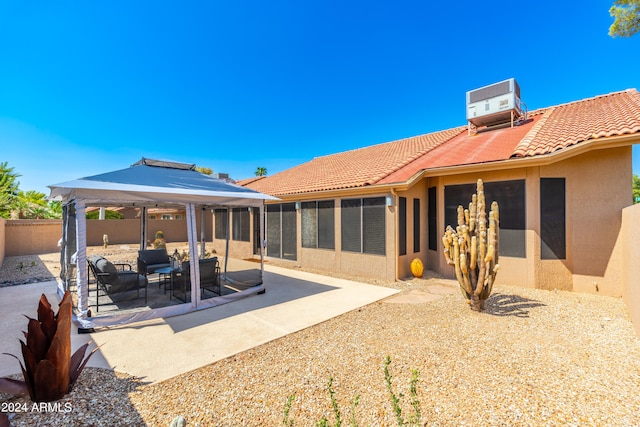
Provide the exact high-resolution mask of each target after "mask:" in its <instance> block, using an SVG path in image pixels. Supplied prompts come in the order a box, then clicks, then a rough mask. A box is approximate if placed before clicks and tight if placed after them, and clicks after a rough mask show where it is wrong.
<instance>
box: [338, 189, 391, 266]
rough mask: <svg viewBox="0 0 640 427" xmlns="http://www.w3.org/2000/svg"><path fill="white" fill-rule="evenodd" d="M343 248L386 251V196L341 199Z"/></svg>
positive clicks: (364, 251) (369, 252)
mask: <svg viewBox="0 0 640 427" xmlns="http://www.w3.org/2000/svg"><path fill="white" fill-rule="evenodd" d="M340 206H341V220H342V230H341V236H342V250H343V251H348V252H361V253H366V254H376V255H384V254H385V253H386V250H385V245H386V235H385V234H386V233H385V231H386V227H385V212H386V211H385V198H384V197H373V198H366V199H343V200H341V205H340Z"/></svg>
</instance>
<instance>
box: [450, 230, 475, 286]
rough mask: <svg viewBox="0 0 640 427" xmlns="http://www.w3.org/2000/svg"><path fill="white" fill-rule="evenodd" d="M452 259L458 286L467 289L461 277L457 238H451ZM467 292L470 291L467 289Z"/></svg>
mask: <svg viewBox="0 0 640 427" xmlns="http://www.w3.org/2000/svg"><path fill="white" fill-rule="evenodd" d="M453 261H454V262H455V265H454V268H455V272H456V279H458V283H459V284H460V287H461V288H462V289H463V290H465V291H467V290H466V289H465V288H464V279H463V278H462V268H461V267H460V243H458V239H455V238H454V239H453ZM467 293H468V294H471V292H469V291H467Z"/></svg>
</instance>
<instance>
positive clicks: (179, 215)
mask: <svg viewBox="0 0 640 427" xmlns="http://www.w3.org/2000/svg"><path fill="white" fill-rule="evenodd" d="M173 219H177V220H180V219H182V215H181V214H175V216H174V218H173Z"/></svg>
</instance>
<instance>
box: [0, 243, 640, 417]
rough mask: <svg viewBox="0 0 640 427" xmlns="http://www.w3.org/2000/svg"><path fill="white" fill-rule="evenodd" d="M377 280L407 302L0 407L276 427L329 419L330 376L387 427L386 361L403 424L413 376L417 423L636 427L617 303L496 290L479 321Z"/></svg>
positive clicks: (99, 375)
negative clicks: (187, 365) (205, 358)
mask: <svg viewBox="0 0 640 427" xmlns="http://www.w3.org/2000/svg"><path fill="white" fill-rule="evenodd" d="M41 257H42V256H41ZM45 258H46V257H45ZM54 259H55V257H54ZM43 263H45V262H44V261H43ZM6 265H8V264H7V260H5V265H3V266H2V269H1V270H0V279H1V278H4V277H6V276H5V266H6ZM23 265H24V264H23ZM33 268H34V269H35V268H36V267H35V266H33ZM34 271H35V270H34ZM51 274H52V275H53V276H55V274H54V273H51ZM341 277H345V276H344V275H342V276H341ZM356 279H361V278H356ZM361 280H362V279H361ZM0 281H1V280H0ZM375 284H377V285H380V286H390V287H394V288H397V289H401V290H402V292H401V294H400V295H403V296H408V297H409V298H408V299H409V300H410V301H411V303H406V302H404V303H394V301H398V298H397V297H391V298H389V299H387V300H384V301H381V302H378V303H374V304H371V305H369V306H366V307H363V308H361V309H359V310H355V311H352V312H350V313H346V314H344V315H342V316H339V317H336V318H333V319H331V320H329V321H326V322H324V323H322V324H320V325H316V326H313V327H311V328H308V329H305V330H303V331H300V332H297V333H293V334H290V335H288V336H286V337H284V338H281V339H278V340H275V341H272V342H270V343H267V344H264V345H261V346H259V347H257V348H254V349H252V350H249V351H246V352H243V353H240V354H238V355H236V356H234V357H230V358H228V359H225V360H222V361H219V362H216V363H214V364H212V365H209V366H206V367H203V368H200V369H197V370H195V371H192V372H189V373H186V374H183V375H180V376H177V377H174V378H172V379H169V380H167V381H164V382H162V383H158V384H151V385H150V384H144V382H143V381H142V380H141V379H139V378H134V377H130V376H127V375H125V374H122V373H118V372H115V373H114V372H110V371H107V370H102V369H86V370H85V372H84V373H83V374H82V376H81V377H80V380H79V384H78V385H77V387H76V389H75V390H74V391H73V392H72V393H70V394H69V395H68V396H67V397H65V399H63V400H62V401H60V404H61V408H63V409H64V408H66V409H68V411H65V410H60V411H44V412H38V411H34V410H32V408H30V405H31V403H30V402H29V401H28V400H25V399H15V398H9V396H6V395H5V396H3V395H0V402H1V403H0V404H2V405H5V406H6V405H8V404H14V406H15V404H16V403H27V404H28V406H29V408H28V410H27V411H26V413H18V414H17V415H15V416H14V417H13V418H12V420H11V422H12V425H14V426H33V425H41V426H49V425H50V426H69V425H73V426H112V425H150V426H168V425H169V424H170V422H171V420H172V419H173V418H174V417H176V416H177V415H182V416H183V417H184V418H185V419H186V421H187V425H188V426H277V425H283V421H284V411H285V407H286V404H287V400H288V399H289V397H290V396H294V397H293V400H292V403H291V407H290V411H289V416H288V420H289V421H293V423H292V424H293V425H296V426H313V425H316V422H317V421H319V420H320V419H321V418H322V417H323V416H326V417H327V419H328V421H329V424H331V425H334V424H336V420H335V418H334V415H335V412H334V410H333V409H332V403H331V398H330V394H329V392H328V390H327V385H328V382H329V379H330V378H332V388H333V391H334V393H335V394H334V396H335V400H336V402H337V405H338V408H339V411H340V413H341V419H342V422H343V423H344V424H348V423H349V422H350V418H351V417H352V415H353V414H354V413H355V420H356V421H357V425H360V426H365V425H370V426H392V425H396V415H395V413H394V410H393V406H392V403H391V402H392V400H391V398H390V392H389V390H388V388H387V383H386V381H385V374H384V369H385V359H386V357H387V356H389V357H390V361H391V363H390V364H389V366H388V370H389V373H390V375H391V376H392V380H391V384H392V386H393V392H394V394H395V395H396V396H398V397H400V403H399V404H400V408H401V410H402V414H401V416H402V418H403V419H404V420H409V418H410V417H411V416H412V415H414V414H415V407H413V406H412V405H411V392H410V382H411V381H410V380H411V376H412V372H413V371H414V370H417V371H418V372H419V376H418V382H417V392H416V397H417V401H418V402H419V406H420V414H421V418H420V422H419V423H416V424H417V425H429V426H464V425H467V426H487V425H491V426H638V425H640V345H639V344H640V341H639V340H638V339H637V338H636V336H635V334H634V330H633V326H632V324H631V322H630V320H629V318H628V316H627V315H626V312H625V307H624V304H623V302H622V301H621V300H620V299H616V298H610V297H603V296H597V295H588V294H579V293H569V292H561V291H558V292H555V291H543V290H536V289H524V288H519V287H509V286H496V287H495V290H494V294H493V295H492V296H491V298H490V299H489V300H488V301H487V307H486V308H487V309H486V311H485V312H484V313H475V312H472V311H471V310H470V309H469V307H468V306H467V304H466V303H465V302H464V299H463V297H462V295H461V294H460V293H459V292H455V293H444V294H445V295H443V296H442V297H441V298H439V299H437V300H435V301H431V302H421V301H424V300H423V299H421V298H419V297H418V296H419V295H421V293H433V289H435V288H437V286H436V287H435V288H434V285H437V284H441V285H442V287H450V286H451V283H450V282H449V281H443V280H440V279H438V278H437V277H435V278H434V277H431V278H425V279H413V280H411V281H406V282H392V283H383V282H378V281H376V282H375ZM25 286H28V285H25ZM406 300H407V299H406V298H405V299H402V300H401V301H406ZM162 357H166V358H167V363H175V362H173V361H172V360H171V355H163V356H162ZM356 396H358V397H359V400H358V404H357V405H355V410H354V405H353V400H354V398H355V397H356ZM65 405H66V406H65Z"/></svg>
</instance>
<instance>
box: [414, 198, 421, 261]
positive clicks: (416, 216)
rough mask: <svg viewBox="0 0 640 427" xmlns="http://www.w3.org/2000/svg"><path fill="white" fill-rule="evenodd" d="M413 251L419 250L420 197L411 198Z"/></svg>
mask: <svg viewBox="0 0 640 427" xmlns="http://www.w3.org/2000/svg"><path fill="white" fill-rule="evenodd" d="M413 252H420V199H413Z"/></svg>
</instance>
